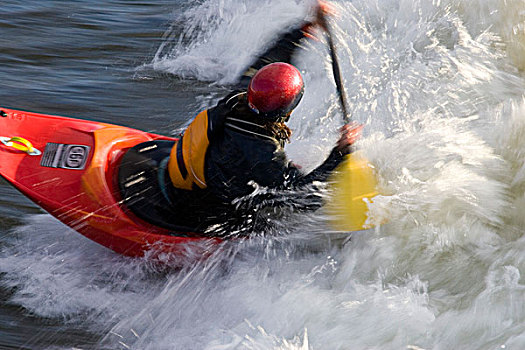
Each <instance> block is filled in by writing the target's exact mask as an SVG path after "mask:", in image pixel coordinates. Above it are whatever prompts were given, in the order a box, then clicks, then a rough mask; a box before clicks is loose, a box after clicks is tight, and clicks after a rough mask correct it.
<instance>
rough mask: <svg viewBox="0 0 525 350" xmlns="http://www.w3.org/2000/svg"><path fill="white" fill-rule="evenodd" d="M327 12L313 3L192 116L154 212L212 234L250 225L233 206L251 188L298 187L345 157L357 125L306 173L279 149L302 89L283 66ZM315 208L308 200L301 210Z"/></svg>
mask: <svg viewBox="0 0 525 350" xmlns="http://www.w3.org/2000/svg"><path fill="white" fill-rule="evenodd" d="M332 13H333V11H332V8H331V7H330V5H329V4H328V3H326V2H322V1H319V2H318V4H317V7H316V9H315V16H314V19H313V20H312V21H310V22H306V23H303V24H301V25H299V26H297V27H296V28H293V29H292V30H290V31H288V32H287V33H285V34H283V35H281V37H280V38H279V39H278V40H277V41H276V43H275V44H274V45H273V46H272V47H270V49H268V50H267V51H266V52H265V53H264V54H262V55H261V56H260V57H259V58H258V59H257V60H256V61H255V62H254V63H253V64H252V65H251V66H250V67H249V68H248V69H247V70H246V71H245V73H244V74H242V76H241V77H240V79H239V82H238V86H237V87H239V88H240V89H239V90H235V91H233V92H232V93H231V94H229V95H228V96H227V97H225V98H224V99H222V100H221V101H220V102H219V103H218V104H217V105H216V106H214V107H213V108H210V109H207V110H205V111H203V112H201V113H199V114H198V115H197V117H196V118H195V119H194V120H193V122H192V123H191V124H190V125H189V126H188V128H187V129H186V130H185V132H184V134H183V135H182V136H181V138H180V139H179V141H178V142H177V143H176V144H175V145H174V146H173V148H172V149H171V152H170V156H169V161H168V164H167V166H166V168H167V174H166V177H167V178H169V179H170V180H171V185H172V186H169V185H168V186H166V187H167V188H163V193H164V196H165V197H167V199H168V200H169V202H170V204H169V206H170V208H169V210H168V214H162V215H164V216H169V217H171V218H173V220H174V222H173V223H174V224H176V225H180V226H184V227H189V228H191V229H192V230H195V231H197V232H203V231H209V232H211V234H216V233H217V231H218V230H217V227H229V228H227V229H225V230H224V231H225V232H227V233H231V232H232V228H231V227H232V225H230V224H232V223H235V225H237V226H239V227H243V225H244V226H245V224H246V223H250V221H251V224H253V217H251V215H252V214H253V212H251V213H250V209H247V210H239V208H238V207H236V206H235V204H234V201H236V200H237V199H239V198H242V197H245V196H249V195H250V194H251V193H252V192H254V187H257V186H258V187H262V188H267V189H279V190H287V189H299V188H301V187H304V186H307V185H308V184H311V183H312V182H314V181H325V180H326V179H327V178H328V176H329V175H330V173H331V172H332V171H333V170H334V169H335V168H336V167H337V165H338V164H339V163H340V162H341V161H342V160H343V157H344V156H345V155H346V154H348V153H349V152H350V146H351V145H352V144H353V143H354V142H355V141H356V140H357V139H358V138H359V136H360V131H361V129H362V126H360V125H357V124H350V125H345V126H344V127H342V128H341V129H340V138H339V140H338V141H337V144H336V146H335V147H334V148H333V150H332V151H331V153H330V155H329V156H328V158H327V159H326V160H325V161H324V162H323V163H322V164H321V165H320V166H319V167H317V168H316V169H314V170H313V171H312V172H310V173H309V174H304V173H303V172H302V171H301V170H300V169H299V168H298V167H297V166H295V165H294V164H293V163H292V162H290V161H289V160H288V158H287V156H286V153H285V151H284V146H285V144H286V143H287V142H289V141H290V136H291V130H290V129H289V128H288V126H287V125H286V124H285V123H286V122H287V121H288V120H289V118H290V116H291V113H292V111H293V109H294V108H295V107H296V106H297V105H298V104H299V102H300V100H301V98H302V96H303V91H304V83H303V78H302V76H301V73H300V72H299V70H298V69H297V68H296V67H294V66H293V65H291V64H290V62H291V60H292V57H293V55H294V53H295V52H296V50H297V48H298V47H300V46H299V44H300V42H301V41H302V40H304V39H305V38H309V37H312V36H313V35H315V32H316V30H318V29H321V30H323V29H326V28H325V27H324V23H325V21H324V17H325V16H327V15H331V14H332ZM128 178H129V177H128ZM167 182H168V183H169V182H170V181H167ZM144 193H145V192H144ZM260 198H264V199H265V200H268V196H261V197H260ZM303 204H304V203H303ZM139 205H140V207H141V208H142V209H137V210H143V209H144V208H147V205H145V203H140V202H139ZM320 205H321V203H320V202H319V201H316V202H311V203H306V204H305V205H304V206H305V207H308V208H309V209H312V208H318V207H319V206H320ZM135 207H137V205H135ZM156 207H158V206H156ZM150 208H151V206H150ZM131 209H132V210H133V204H132V205H131ZM166 209H167V208H166ZM245 209H246V208H245ZM137 210H135V211H137ZM169 213H171V214H169ZM219 231H220V230H219Z"/></svg>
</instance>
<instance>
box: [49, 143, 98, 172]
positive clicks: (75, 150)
mask: <svg viewBox="0 0 525 350" xmlns="http://www.w3.org/2000/svg"><path fill="white" fill-rule="evenodd" d="M89 149H90V147H89V146H84V145H67V144H63V143H53V142H49V143H47V144H46V149H45V150H44V154H43V155H42V161H41V162H40V165H41V166H45V167H49V168H64V169H77V170H82V169H84V167H85V166H86V163H87V159H88V155H89Z"/></svg>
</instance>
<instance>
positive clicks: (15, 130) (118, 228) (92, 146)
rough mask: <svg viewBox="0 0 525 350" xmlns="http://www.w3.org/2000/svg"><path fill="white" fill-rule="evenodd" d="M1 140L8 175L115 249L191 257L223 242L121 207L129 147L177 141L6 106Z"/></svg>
mask: <svg viewBox="0 0 525 350" xmlns="http://www.w3.org/2000/svg"><path fill="white" fill-rule="evenodd" d="M0 138H1V139H0V140H3V143H0V175H1V176H2V177H3V178H5V179H6V180H7V181H8V182H9V183H11V184H12V185H13V186H14V187H16V188H17V189H18V190H19V191H20V192H22V193H23V194H24V195H25V196H27V197H28V198H29V199H31V200H32V201H34V202H35V203H36V204H37V205H39V206H40V207H42V208H43V209H44V210H45V211H47V212H48V213H50V214H51V215H53V216H54V217H56V218H57V219H58V220H60V221H61V222H63V223H64V224H66V225H68V226H69V227H71V228H73V229H74V230H76V231H77V232H79V233H81V234H82V235H84V236H86V237H87V238H89V239H91V240H93V241H95V242H97V243H99V244H101V245H103V246H105V247H107V248H110V249H112V250H114V251H115V252H117V253H120V254H123V255H127V256H133V257H144V256H147V257H151V258H154V259H164V258H165V257H166V255H165V254H166V253H169V254H176V255H186V254H188V253H189V252H191V254H192V255H193V254H195V253H197V251H198V250H207V249H208V247H209V245H210V244H215V243H217V242H218V240H217V239H215V238H207V237H203V236H202V235H199V234H197V233H194V232H175V231H172V230H168V229H166V228H163V227H158V226H155V225H152V224H150V223H147V222H145V221H144V220H141V219H140V218H138V217H136V216H135V215H133V213H131V212H130V211H129V210H127V209H126V208H125V206H123V205H121V204H120V203H121V202H122V198H120V194H119V190H118V184H117V176H118V167H119V162H120V159H121V158H122V156H123V155H124V153H125V152H126V150H128V149H130V148H131V147H133V146H135V145H137V144H139V143H142V142H146V141H152V140H173V141H174V140H176V139H174V138H171V137H167V136H162V135H157V134H153V133H148V132H144V131H140V130H136V129H132V128H128V127H124V126H118V125H113V124H108V123H101V122H96V121H87V120H80V119H74V118H69V117H61V116H54V115H45V114H39V113H32V112H26V111H19V110H13V109H8V108H1V107H0ZM9 140H12V141H9ZM20 140H22V141H20ZM25 141H29V142H30V144H27V143H26V142H25ZM28 145H29V146H32V147H33V148H34V149H31V150H29V149H28V147H27V146H28ZM17 146H18V147H17ZM190 246H191V247H193V248H192V249H189V247H190Z"/></svg>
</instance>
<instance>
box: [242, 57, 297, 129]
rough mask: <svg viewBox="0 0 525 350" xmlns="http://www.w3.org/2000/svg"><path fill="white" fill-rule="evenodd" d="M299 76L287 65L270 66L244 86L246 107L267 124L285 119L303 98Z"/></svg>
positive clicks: (279, 63) (265, 67) (293, 68)
mask: <svg viewBox="0 0 525 350" xmlns="http://www.w3.org/2000/svg"><path fill="white" fill-rule="evenodd" d="M303 91H304V83H303V77H302V76H301V73H300V72H299V71H298V70H297V68H295V67H294V66H292V65H291V64H288V63H283V62H277V63H271V64H269V65H267V66H264V67H263V68H261V69H260V70H259V71H258V72H257V73H256V74H255V75H254V76H253V78H252V80H251V81H250V85H249V86H248V105H249V106H250V108H251V109H252V110H253V111H254V112H256V113H257V114H259V115H260V116H262V117H263V118H265V119H267V120H272V121H278V120H282V119H283V118H284V117H286V116H287V115H288V113H290V112H291V111H292V110H293V109H294V108H295V107H296V106H297V105H298V104H299V101H301V98H302V97H303Z"/></svg>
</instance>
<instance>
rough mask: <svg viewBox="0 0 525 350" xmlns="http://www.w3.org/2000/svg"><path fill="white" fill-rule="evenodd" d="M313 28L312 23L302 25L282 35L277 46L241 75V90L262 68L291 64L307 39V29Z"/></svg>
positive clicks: (271, 48) (239, 82)
mask: <svg viewBox="0 0 525 350" xmlns="http://www.w3.org/2000/svg"><path fill="white" fill-rule="evenodd" d="M309 26H311V23H310V22H305V23H302V24H301V25H300V26H297V27H294V28H292V29H291V30H289V31H288V32H285V33H283V34H281V36H280V37H279V38H278V39H277V40H276V42H275V44H274V45H273V46H271V47H270V48H269V49H267V50H266V51H265V52H264V53H262V54H261V55H260V56H259V58H257V59H256V60H255V61H254V62H253V63H252V64H251V65H250V66H249V67H248V68H247V69H246V70H245V71H244V73H243V74H242V75H241V77H240V78H239V81H238V84H237V85H238V86H239V87H240V88H246V87H247V86H248V84H249V82H250V79H251V78H252V77H253V76H254V75H255V73H257V71H258V70H259V69H261V68H262V67H264V66H266V65H268V64H270V63H274V62H286V63H291V61H292V57H293V55H294V53H295V51H296V50H297V48H298V47H299V46H300V43H301V40H302V39H303V38H305V36H306V31H305V29H306V28H307V27H309Z"/></svg>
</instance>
